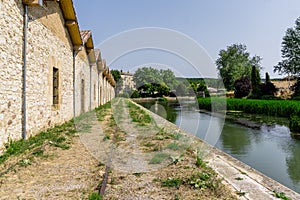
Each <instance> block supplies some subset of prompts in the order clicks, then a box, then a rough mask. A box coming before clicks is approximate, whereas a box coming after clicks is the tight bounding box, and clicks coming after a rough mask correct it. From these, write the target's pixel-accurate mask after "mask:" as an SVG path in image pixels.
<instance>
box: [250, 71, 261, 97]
mask: <svg viewBox="0 0 300 200" xmlns="http://www.w3.org/2000/svg"><path fill="white" fill-rule="evenodd" d="M260 82H261V79H260V75H259V69H257V67H255V66H252V70H251V86H252V95H253V96H255V97H259V96H261V90H260V89H261V88H260Z"/></svg>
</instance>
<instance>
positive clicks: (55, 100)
mask: <svg viewBox="0 0 300 200" xmlns="http://www.w3.org/2000/svg"><path fill="white" fill-rule="evenodd" d="M58 74H59V72H58V69H57V68H55V67H53V104H54V105H57V104H58V102H59V95H58V87H59V76H58Z"/></svg>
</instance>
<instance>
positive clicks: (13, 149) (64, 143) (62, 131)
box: [0, 120, 76, 164]
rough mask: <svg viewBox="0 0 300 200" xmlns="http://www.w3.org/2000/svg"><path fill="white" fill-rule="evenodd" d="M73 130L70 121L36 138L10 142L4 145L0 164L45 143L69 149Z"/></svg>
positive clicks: (43, 132) (41, 133) (72, 124)
mask: <svg viewBox="0 0 300 200" xmlns="http://www.w3.org/2000/svg"><path fill="white" fill-rule="evenodd" d="M74 129H75V128H74V121H73V120H70V121H69V122H66V123H64V124H62V125H59V126H55V127H54V128H49V129H47V130H46V131H42V132H40V133H39V134H37V135H36V136H33V137H30V138H28V139H27V140H23V139H21V140H17V141H10V142H9V143H7V144H6V145H5V148H6V149H5V151H4V153H3V154H2V155H1V156H0V164H1V163H3V162H4V161H6V160H7V159H8V158H9V157H10V156H16V155H20V154H22V153H24V152H26V151H30V150H33V149H35V148H38V147H40V146H42V145H43V144H45V143H47V142H48V143H49V144H50V145H53V146H56V147H59V148H62V149H68V148H69V147H70V145H69V137H70V136H72V135H74V133H75V132H76V130H74ZM34 154H37V155H40V154H41V152H37V151H34V152H33V155H34Z"/></svg>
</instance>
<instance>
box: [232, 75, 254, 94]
mask: <svg viewBox="0 0 300 200" xmlns="http://www.w3.org/2000/svg"><path fill="white" fill-rule="evenodd" d="M234 88H235V90H234V97H235V98H243V97H246V96H248V95H249V93H250V91H251V89H252V87H251V82H250V79H249V78H248V77H247V76H243V77H241V78H240V79H238V80H236V81H235V82H234Z"/></svg>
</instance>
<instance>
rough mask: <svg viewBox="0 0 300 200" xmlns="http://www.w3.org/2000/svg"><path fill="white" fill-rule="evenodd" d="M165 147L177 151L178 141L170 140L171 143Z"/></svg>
mask: <svg viewBox="0 0 300 200" xmlns="http://www.w3.org/2000/svg"><path fill="white" fill-rule="evenodd" d="M166 149H171V150H173V151H177V150H179V149H180V147H179V145H178V143H176V142H172V143H169V144H168V145H167V146H166Z"/></svg>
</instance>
